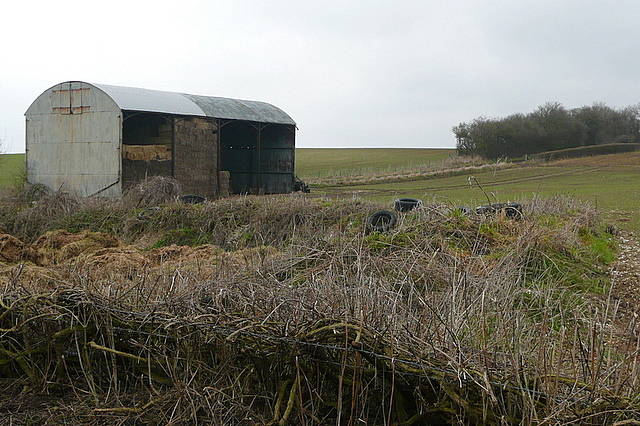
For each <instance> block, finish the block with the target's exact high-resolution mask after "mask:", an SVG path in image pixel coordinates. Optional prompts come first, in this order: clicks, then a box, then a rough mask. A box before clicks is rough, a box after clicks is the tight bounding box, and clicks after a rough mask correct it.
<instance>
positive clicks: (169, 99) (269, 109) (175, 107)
mask: <svg viewBox="0 0 640 426" xmlns="http://www.w3.org/2000/svg"><path fill="white" fill-rule="evenodd" d="M93 85H94V86H96V87H97V88H98V89H100V90H102V91H103V92H105V93H106V94H107V95H108V96H109V97H111V98H112V99H113V100H114V102H115V103H116V104H117V105H118V106H119V107H120V109H122V110H127V111H148V112H163V113H167V114H178V115H195V116H202V117H213V118H222V119H228V120H246V121H255V122H258V123H275V124H292V125H295V124H296V123H295V121H293V119H292V118H291V117H290V116H289V115H288V114H287V113H285V112H284V111H282V110H281V109H280V108H278V107H275V106H273V105H271V104H268V103H266V102H258V101H245V100H238V99H229V98H219V97H213V96H199V95H189V94H186V93H177V92H165V91H161V90H149V89H140V88H135V87H123V86H111V85H107V84H93Z"/></svg>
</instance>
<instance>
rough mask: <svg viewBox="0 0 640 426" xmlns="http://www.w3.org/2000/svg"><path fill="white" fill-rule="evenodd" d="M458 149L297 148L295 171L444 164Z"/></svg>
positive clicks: (336, 172)
mask: <svg viewBox="0 0 640 426" xmlns="http://www.w3.org/2000/svg"><path fill="white" fill-rule="evenodd" d="M455 155H456V150H455V149H422V148H389V149H385V148H358V149H350V148H332V149H324V148H298V149H296V172H297V173H298V175H300V176H301V177H302V178H303V179H307V180H310V179H314V178H323V177H327V176H353V175H368V174H379V173H388V172H395V171H399V170H406V169H418V168H429V169H435V168H440V167H442V162H443V160H445V159H448V158H450V157H454V156H455Z"/></svg>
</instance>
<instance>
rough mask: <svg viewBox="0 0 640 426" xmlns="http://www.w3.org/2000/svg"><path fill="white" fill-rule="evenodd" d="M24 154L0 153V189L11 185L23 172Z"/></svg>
mask: <svg viewBox="0 0 640 426" xmlns="http://www.w3.org/2000/svg"><path fill="white" fill-rule="evenodd" d="M24 157H25V155H24V154H2V155H0V189H3V188H7V187H11V186H13V185H14V184H15V183H16V181H17V180H19V179H20V177H21V176H22V175H23V174H24V173H23V171H24Z"/></svg>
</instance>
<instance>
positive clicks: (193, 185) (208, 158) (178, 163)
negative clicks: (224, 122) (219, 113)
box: [173, 117, 219, 197]
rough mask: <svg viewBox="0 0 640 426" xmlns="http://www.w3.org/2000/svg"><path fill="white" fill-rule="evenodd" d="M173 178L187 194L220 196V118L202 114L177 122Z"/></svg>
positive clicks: (178, 119) (180, 119) (177, 120)
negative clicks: (216, 118) (205, 116)
mask: <svg viewBox="0 0 640 426" xmlns="http://www.w3.org/2000/svg"><path fill="white" fill-rule="evenodd" d="M174 128H175V136H174V146H173V154H174V163H173V167H174V168H173V177H174V178H175V179H177V180H178V181H179V182H180V183H181V184H182V188H183V191H184V192H185V193H187V194H196V195H201V196H204V197H216V196H218V195H219V185H218V151H219V149H218V125H217V120H215V119H211V118H202V117H184V118H176V119H175V121H174Z"/></svg>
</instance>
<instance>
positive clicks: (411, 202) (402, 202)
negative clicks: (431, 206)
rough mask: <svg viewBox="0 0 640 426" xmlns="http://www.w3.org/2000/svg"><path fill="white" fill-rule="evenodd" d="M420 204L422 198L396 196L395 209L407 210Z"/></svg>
mask: <svg viewBox="0 0 640 426" xmlns="http://www.w3.org/2000/svg"><path fill="white" fill-rule="evenodd" d="M421 205H422V200H418V199H417V198H398V199H397V200H396V203H395V207H396V211H399V212H408V211H411V210H413V209H415V208H416V207H420V206H421Z"/></svg>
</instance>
